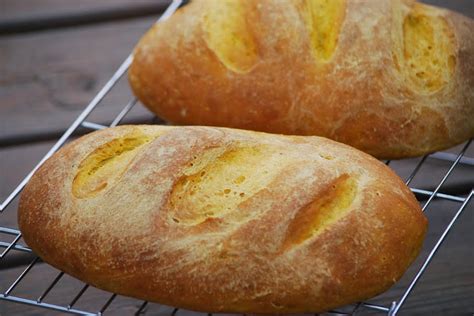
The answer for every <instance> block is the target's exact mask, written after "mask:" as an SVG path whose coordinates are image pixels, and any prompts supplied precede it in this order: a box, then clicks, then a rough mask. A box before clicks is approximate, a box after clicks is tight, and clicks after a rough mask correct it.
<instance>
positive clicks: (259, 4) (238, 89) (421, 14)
mask: <svg viewBox="0 0 474 316" xmlns="http://www.w3.org/2000/svg"><path fill="white" fill-rule="evenodd" d="M473 29H474V22H473V21H472V20H470V19H469V18H467V17H464V16H462V15H459V14H456V13H453V12H450V11H447V10H443V9H438V8H435V7H432V6H428V5H424V4H421V3H417V2H415V1H411V0H305V1H304V0H279V1H274V0H254V1H252V0H247V1H238V0H193V1H191V2H190V4H188V5H186V6H185V7H184V8H182V9H180V10H179V11H178V12H177V13H176V14H175V15H174V16H172V17H171V18H170V19H169V20H167V21H165V22H164V23H159V24H157V25H155V26H153V27H152V28H151V30H150V31H149V32H148V33H147V34H146V35H145V36H144V37H143V38H142V39H141V40H140V42H139V43H138V45H137V47H136V49H135V52H134V60H133V64H132V66H131V69H130V73H129V80H130V84H131V86H132V88H133V91H134V92H135V94H136V95H137V96H138V97H139V99H140V100H141V101H142V102H143V103H144V104H145V105H146V106H147V107H148V108H149V109H150V110H152V111H153V112H155V113H156V114H157V115H159V116H160V117H162V118H164V119H166V120H168V121H170V122H173V123H176V124H186V125H189V124H192V125H214V126H227V127H237V128H244V129H250V130H260V131H266V132H274V133H283V134H296V135H319V136H325V137H328V138H332V139H334V140H337V141H340V142H343V143H346V144H349V145H352V146H354V147H356V148H359V149H361V150H363V151H365V152H367V153H370V154H372V155H374V156H376V157H378V158H387V159H393V158H403V157H410V156H417V155H422V154H426V153H429V152H432V151H436V150H440V149H444V148H447V147H450V146H453V145H455V144H458V143H460V142H463V141H465V140H467V139H468V138H470V137H472V136H474V89H473V88H472V87H473V86H474V37H473V36H472V30H473Z"/></svg>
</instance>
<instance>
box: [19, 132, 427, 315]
mask: <svg viewBox="0 0 474 316" xmlns="http://www.w3.org/2000/svg"><path fill="white" fill-rule="evenodd" d="M18 215H19V218H18V221H19V227H20V229H21V232H22V234H23V238H24V239H25V242H26V243H27V244H28V245H29V246H30V247H31V248H32V249H33V251H34V252H35V253H36V254H38V255H39V256H40V257H41V258H42V259H43V260H44V261H45V262H47V263H49V264H51V265H53V266H55V267H57V268H58V269H60V270H62V271H65V272H66V273H68V274H70V275H72V276H74V277H76V278H78V279H80V280H82V281H84V282H87V283H90V284H92V285H94V286H96V287H98V288H101V289H104V290H107V291H111V292H115V293H118V294H122V295H127V296H132V297H136V298H140V299H144V300H148V301H153V302H158V303H162V304H166V305H171V306H177V307H181V308H187V309H192V310H198V311H206V312H232V313H291V312H321V311H325V310H328V309H331V308H335V307H337V306H340V305H345V304H349V303H352V302H356V301H360V300H364V299H368V298H370V297H372V296H375V295H377V294H379V293H381V292H383V291H385V290H386V289H388V288H389V287H390V286H391V285H393V284H394V283H395V282H396V281H397V280H398V279H400V277H401V276H402V275H403V273H404V272H405V270H406V269H407V268H408V266H409V265H410V264H411V263H412V262H413V260H414V259H415V258H416V256H417V255H418V253H419V251H420V248H421V246H422V243H423V239H424V236H425V232H426V228H427V220H426V218H425V217H424V215H423V213H422V212H421V209H420V206H419V205H418V202H417V200H416V199H415V197H414V196H413V194H412V193H411V191H410V189H409V188H407V187H406V186H405V184H404V183H403V181H402V180H401V179H400V178H398V177H397V176H396V175H395V174H394V173H393V172H392V171H391V170H390V169H389V168H388V167H387V166H385V165H384V164H383V163H381V162H379V161H378V160H376V159H375V158H373V157H371V156H369V155H367V154H365V153H363V152H360V151H358V150H356V149H354V148H351V147H349V146H346V145H343V144H340V143H337V142H334V141H331V140H328V139H325V138H320V137H316V136H314V137H302V136H283V135H273V134H265V133H257V132H250V131H243V130H234V129H226V128H216V127H172V126H121V127H116V128H110V129H106V130H102V131H98V132H94V133H91V134H89V135H86V136H83V137H81V138H80V139H78V140H75V141H73V142H72V143H70V144H68V145H66V146H65V147H63V148H62V149H61V150H59V151H58V152H57V153H56V154H54V155H53V156H52V157H51V158H50V159H48V160H47V161H46V162H45V164H44V165H43V166H42V167H41V168H40V169H39V170H38V171H37V172H36V173H35V174H34V176H33V177H32V179H31V180H30V182H29V183H28V184H27V186H26V187H25V189H24V191H23V193H22V195H21V199H20V206H19V213H18Z"/></svg>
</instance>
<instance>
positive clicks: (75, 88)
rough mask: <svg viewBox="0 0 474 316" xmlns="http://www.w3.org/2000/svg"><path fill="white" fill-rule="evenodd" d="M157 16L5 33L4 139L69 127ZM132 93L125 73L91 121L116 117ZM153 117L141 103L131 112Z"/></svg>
mask: <svg viewBox="0 0 474 316" xmlns="http://www.w3.org/2000/svg"><path fill="white" fill-rule="evenodd" d="M155 19H156V17H155V18H146V19H140V20H127V21H123V22H119V23H113V24H111V23H107V24H101V25H97V26H89V27H82V28H77V29H67V30H59V31H55V32H42V33H34V34H28V35H23V36H16V37H8V38H2V39H1V45H0V56H2V57H1V59H2V63H0V74H1V76H0V104H1V106H0V144H2V143H3V144H5V143H11V141H9V140H11V139H15V138H17V139H20V140H21V139H22V138H23V139H25V138H26V139H27V138H29V137H32V136H33V135H35V136H37V137H38V136H41V135H44V134H51V133H53V134H57V132H58V131H63V130H65V129H66V128H67V127H68V126H69V124H70V123H71V122H72V121H73V120H74V119H75V118H76V117H77V115H78V114H79V113H80V111H82V109H83V108H84V107H85V105H86V104H87V103H88V102H89V101H90V100H91V99H92V98H93V97H94V96H95V94H96V93H97V92H98V90H99V89H100V88H101V87H102V86H103V85H104V84H105V82H107V81H108V80H109V78H110V76H111V75H112V73H113V72H114V71H115V70H116V68H117V67H118V65H120V63H121V62H122V61H123V60H124V59H125V57H126V56H127V55H128V54H129V53H130V52H131V50H132V49H133V47H134V45H135V43H136V42H137V41H138V39H139V38H140V36H141V35H142V34H143V33H144V32H145V31H146V30H147V29H148V28H149V26H150V25H151V24H152V23H153V22H154V21H155ZM131 97H132V94H131V92H130V89H129V86H128V82H127V80H126V78H124V79H123V80H122V81H121V82H119V84H118V85H117V87H116V88H114V90H113V91H112V92H111V94H110V95H109V96H107V98H106V99H105V100H104V102H103V103H102V104H101V105H100V106H99V107H98V108H97V110H96V111H94V113H93V114H92V116H91V120H92V121H96V122H100V123H106V122H110V121H111V120H112V119H113V117H114V116H115V115H116V114H118V113H119V111H120V110H121V109H122V107H123V106H125V104H126V103H127V102H128V101H129V100H130V98H131ZM151 116H152V115H151V114H150V113H149V112H148V111H147V110H145V109H144V108H142V107H140V106H137V107H136V109H135V110H134V111H133V113H131V115H130V116H128V117H129V119H132V120H133V121H135V122H136V121H140V120H142V121H143V119H148V118H150V117H151Z"/></svg>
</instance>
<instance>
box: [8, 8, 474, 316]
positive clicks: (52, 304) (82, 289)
mask: <svg viewBox="0 0 474 316" xmlns="http://www.w3.org/2000/svg"><path fill="white" fill-rule="evenodd" d="M182 4H183V0H174V1H173V2H172V3H171V4H170V5H169V7H168V8H167V9H166V11H165V12H164V13H163V15H162V16H161V17H160V19H159V20H158V22H159V21H162V20H165V19H167V18H168V17H169V16H170V15H172V14H173V13H174V12H175V11H176V10H177V9H178V8H179V7H180V6H181V5H182ZM131 62H132V56H131V55H130V56H128V57H127V58H126V59H125V61H124V62H123V63H122V64H121V65H120V67H119V68H118V69H117V70H116V72H115V73H114V74H113V76H112V77H111V78H110V80H109V81H108V82H107V83H106V84H105V86H104V87H103V88H102V89H101V90H100V91H99V93H98V94H97V95H96V96H95V97H94V98H93V100H92V101H91V102H90V103H89V104H88V105H87V107H86V108H85V109H84V110H83V112H82V113H81V114H80V115H79V116H78V117H77V118H76V120H75V121H74V122H73V123H72V124H71V125H70V127H69V128H68V129H67V130H66V131H65V132H64V134H63V135H62V137H61V138H60V139H59V140H58V141H57V142H56V143H55V144H54V146H52V148H51V149H50V150H49V151H48V152H47V153H46V155H45V156H44V157H43V158H42V159H41V160H40V162H39V163H38V164H37V165H36V166H35V167H34V168H33V170H32V171H31V172H30V173H29V174H28V175H27V176H26V177H25V178H24V179H23V180H22V181H21V183H20V184H19V185H18V186H17V187H16V188H15V189H14V190H13V191H12V192H11V194H10V195H8V197H7V198H6V199H5V200H4V201H3V202H2V204H0V215H1V213H3V211H4V210H5V209H6V208H7V206H8V205H9V204H10V203H11V202H12V201H13V200H14V199H15V198H17V196H18V194H19V193H20V192H21V190H22V189H23V187H24V186H25V185H26V183H27V182H28V180H29V179H30V178H31V176H32V175H33V173H34V172H35V171H36V170H37V169H38V168H39V167H40V166H41V165H42V164H43V163H44V162H45V161H46V159H48V158H49V157H50V156H51V155H52V154H53V153H54V152H56V151H57V150H58V149H59V148H60V147H61V146H62V145H63V144H65V143H66V142H67V141H68V140H70V138H71V137H72V136H74V133H75V132H76V131H77V129H78V128H79V127H83V128H86V129H88V130H99V129H103V128H106V127H111V126H116V125H118V124H120V122H121V121H122V120H123V119H124V118H125V117H126V115H127V114H128V113H129V112H130V111H131V110H132V108H133V107H134V105H135V104H136V103H137V99H136V98H132V99H131V100H130V101H129V102H128V103H127V104H126V105H125V106H124V107H123V108H122V110H121V111H120V112H119V113H118V115H117V116H116V117H115V118H114V119H113V120H112V122H111V123H110V124H109V125H107V126H105V125H101V124H97V123H93V122H90V121H86V119H87V118H88V116H89V115H90V114H91V113H92V112H93V111H94V109H95V108H96V107H97V106H99V105H100V103H101V101H102V100H103V99H104V98H105V97H106V95H107V94H109V92H110V91H111V90H112V88H113V87H114V86H115V85H116V84H117V82H118V81H119V80H120V79H121V78H122V77H123V75H124V74H125V73H126V72H127V70H128V68H129V66H130V64H131ZM471 142H472V140H470V141H468V142H466V143H465V144H463V145H462V146H461V147H459V148H460V149H459V150H458V151H457V152H454V153H453V152H449V153H447V152H439V153H435V154H431V155H427V156H424V157H422V158H420V159H418V160H417V161H416V162H414V163H412V164H411V165H410V166H411V170H410V171H409V172H406V177H405V179H406V184H407V185H409V186H410V188H411V190H412V191H413V192H414V193H415V194H416V196H417V197H418V199H419V200H420V203H422V209H423V211H426V210H428V208H429V207H430V205H432V202H433V201H434V200H445V201H450V202H451V203H455V209H454V212H453V216H452V217H451V218H450V220H449V222H448V224H447V225H445V226H444V227H443V230H442V231H441V232H440V234H439V235H438V236H437V237H436V239H435V242H434V245H432V246H431V247H430V248H429V249H425V252H424V253H425V256H424V257H423V258H422V259H421V261H420V262H418V264H415V265H416V268H415V269H414V270H413V267H412V270H413V271H412V273H411V274H412V275H410V279H409V280H408V281H407V282H406V283H407V284H406V286H405V287H404V288H403V290H402V291H401V292H400V293H401V294H400V295H399V296H398V299H396V300H392V301H389V302H385V304H381V303H377V304H376V303H370V302H360V303H358V304H356V305H353V306H347V307H344V308H341V309H340V310H335V311H331V312H329V313H328V314H332V315H354V314H356V313H357V314H360V313H362V312H364V311H365V312H369V313H371V312H378V313H381V314H385V315H389V316H394V315H397V314H398V313H399V312H400V309H401V308H402V307H403V305H404V303H405V302H406V300H407V298H408V297H409V296H410V294H411V293H412V291H413V289H414V288H415V286H416V285H417V283H418V282H419V281H420V280H421V277H422V276H423V274H424V272H425V271H426V269H427V267H428V265H429V264H430V262H431V261H432V259H433V257H434V256H435V255H436V253H437V251H438V249H440V247H441V245H442V243H443V241H444V240H445V238H446V237H447V235H448V233H449V232H450V231H451V229H452V228H453V226H454V224H455V222H456V221H457V220H458V218H459V217H460V215H461V214H462V213H463V211H465V210H466V208H467V206H468V204H469V203H470V202H471V200H472V199H473V195H474V189H473V188H472V187H469V188H468V191H464V193H459V194H452V193H450V194H448V193H443V192H442V188H444V187H443V186H444V185H445V183H446V182H447V180H448V178H449V177H450V175H451V174H452V173H453V172H454V171H455V169H456V168H459V166H463V167H467V168H474V159H473V158H469V157H466V156H465V153H466V152H467V151H468V150H469V147H470V145H471ZM433 159H435V160H440V161H444V162H445V163H447V164H448V166H449V167H448V169H447V171H446V172H445V173H444V174H443V175H442V177H441V180H440V181H437V182H436V183H435V185H434V186H433V189H430V190H427V189H426V188H425V189H422V188H421V187H413V186H411V184H412V181H413V179H414V178H415V176H416V175H417V174H418V173H419V171H420V169H422V167H423V166H424V165H425V164H426V162H427V160H433ZM386 164H387V165H389V166H391V167H392V168H393V164H392V163H391V161H386ZM395 164H396V163H395ZM394 169H396V168H394ZM469 170H470V172H471V171H473V172H474V170H471V169H469ZM0 220H1V217H0ZM0 224H1V222H0ZM2 249H3V250H2ZM0 251H1V254H0V260H2V259H4V258H6V256H7V255H9V254H11V253H13V252H23V253H28V254H30V255H31V256H32V258H33V260H32V261H31V262H30V264H29V265H27V267H26V268H25V269H23V270H20V271H19V272H18V275H17V276H16V277H15V279H14V280H13V281H12V282H11V283H10V284H9V285H7V287H6V290H4V291H3V292H2V293H1V294H0V301H4V302H5V301H7V302H14V303H20V304H26V305H30V306H31V308H44V309H50V310H55V311H58V312H64V313H70V314H77V315H102V314H103V313H105V312H106V311H107V309H108V308H109V306H111V304H119V306H120V308H121V309H120V310H121V314H122V313H125V314H130V315H133V314H134V315H142V314H146V313H148V314H150V313H153V314H154V315H155V314H157V315H177V314H179V315H196V314H198V313H194V312H189V311H183V310H179V309H177V308H173V307H167V306H158V305H156V304H150V303H148V302H146V301H137V300H134V299H130V298H124V297H120V296H118V295H116V294H112V293H106V292H104V291H100V290H97V289H95V288H93V287H92V286H89V285H87V284H84V283H81V282H80V281H78V280H75V279H72V278H71V277H70V276H68V275H66V274H64V273H63V272H61V271H58V270H56V269H54V268H52V267H50V266H48V265H45V264H43V265H38V263H39V262H41V259H39V258H38V257H36V256H35V255H34V254H33V253H32V251H31V249H29V248H28V247H27V246H25V245H24V244H22V243H21V232H20V231H19V230H17V229H14V228H8V227H2V226H1V225H0ZM0 263H1V262H0ZM38 266H43V267H44V266H46V269H47V272H46V271H45V268H43V269H39V270H38ZM35 270H38V271H35ZM34 273H36V274H40V276H41V277H40V280H41V281H42V282H40V283H41V284H43V287H42V289H36V290H38V291H39V292H38V295H37V296H36V297H33V298H32V297H27V295H23V294H21V293H20V294H16V291H17V290H18V288H19V287H21V285H22V283H25V282H27V279H28V278H32V277H33V276H32V275H33V274H34ZM2 279H3V278H2V272H1V271H0V280H2ZM46 279H47V280H46ZM64 279H69V283H68V284H71V283H74V282H75V284H74V286H72V288H71V286H69V288H68V290H67V291H70V293H73V294H72V295H71V297H70V299H69V300H68V301H67V302H57V301H58V300H57V299H55V298H54V297H53V296H54V293H56V294H58V292H62V291H63V290H64V291H65V288H64V286H63V284H64V283H65V281H64ZM43 281H44V283H43ZM2 282H3V281H2ZM0 285H2V284H0ZM61 286H63V287H61ZM74 289H75V290H74ZM91 293H92V294H91ZM88 294H89V297H90V296H93V297H94V298H95V300H94V301H95V302H96V301H97V296H102V297H103V298H104V299H103V303H101V305H100V306H96V307H90V304H87V302H88V300H87V299H86V298H85V297H86V296H87V295H88ZM81 301H85V303H86V306H85V307H81V306H80V302H81ZM118 301H120V302H118ZM153 305H155V306H154V308H155V311H154V312H151V310H152V307H153ZM156 311H158V312H156ZM202 315H206V314H202ZM207 315H210V314H207Z"/></svg>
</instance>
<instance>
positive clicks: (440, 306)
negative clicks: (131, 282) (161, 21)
mask: <svg viewBox="0 0 474 316" xmlns="http://www.w3.org/2000/svg"><path fill="white" fill-rule="evenodd" d="M0 1H1V2H0V6H1V7H0V174H1V176H0V201H3V200H4V199H5V197H6V196H7V195H8V194H9V193H10V192H11V190H12V189H13V188H14V187H15V186H16V185H17V184H18V183H19V182H20V181H21V179H22V178H23V177H24V176H25V175H26V174H27V173H28V172H29V170H31V168H32V167H33V166H34V165H35V164H36V162H37V161H38V160H39V159H40V158H41V157H42V156H43V155H44V154H45V153H46V152H47V150H48V149H49V148H50V147H51V146H52V144H53V143H54V141H55V140H57V139H58V138H59V137H60V136H61V134H62V133H63V132H64V130H65V129H66V128H67V127H68V126H69V125H70V124H71V122H72V121H73V120H74V119H75V118H76V116H77V115H78V114H79V113H80V111H81V110H82V109H83V108H84V106H85V105H86V104H87V103H88V102H89V101H90V100H91V99H92V98H93V97H94V95H95V94H96V93H97V91H98V90H99V89H100V88H101V87H102V86H103V84H104V83H105V82H106V81H107V80H108V79H109V77H110V76H111V74H112V73H113V72H114V71H115V69H116V68H117V67H118V65H119V64H120V63H121V62H122V61H123V60H124V59H125V57H126V56H127V55H128V54H129V53H130V51H131V50H132V48H133V46H134V44H135V43H136V42H137V40H138V38H139V37H140V36H141V34H143V33H144V32H145V30H146V29H147V28H148V27H149V26H150V25H151V24H152V23H153V22H154V21H155V20H156V19H157V17H158V16H159V14H160V12H162V10H163V9H164V7H165V6H166V5H167V3H168V1H167V0H155V1H151V0H102V1H94V0H81V1H80V2H78V1H74V2H73V1H65V0H40V1H33V0H21V1H16V0H0ZM427 2H430V3H437V4H440V5H444V6H449V7H451V8H453V9H456V10H459V11H461V12H463V13H464V14H466V15H468V16H471V17H474V1H472V0H458V1H449V0H437V1H436V0H431V1H427ZM473 31H474V30H473ZM130 98H131V92H130V89H129V88H128V84H127V82H126V80H122V81H121V82H119V83H118V85H117V86H116V88H114V90H113V91H112V93H111V94H110V95H109V96H107V98H106V99H105V100H104V102H103V103H101V105H100V106H99V107H98V108H97V110H96V111H94V112H93V114H92V115H91V116H90V117H89V118H88V120H89V121H92V122H96V123H100V124H104V125H106V124H110V122H111V120H112V118H113V117H114V116H115V115H116V114H117V113H118V112H119V111H120V110H121V109H122V108H123V106H124V105H125V104H126V103H127V102H128V100H129V99H130ZM124 122H125V123H150V122H156V118H154V116H153V115H152V114H151V113H149V112H148V111H147V110H145V109H144V108H143V107H142V106H141V105H137V106H135V107H134V109H133V110H132V112H131V113H130V114H129V115H127V116H126V119H125V121H124ZM88 131H89V130H87V129H85V128H81V129H79V134H80V133H85V132H88ZM473 147H474V145H473V146H471V147H470V148H469V149H468V154H467V155H468V156H470V157H474V148H473ZM457 151H459V147H457V148H455V149H453V150H452V152H454V153H455V152H457ZM418 161H419V159H412V160H405V161H397V162H392V163H391V164H390V166H391V167H392V168H394V169H395V170H396V171H397V172H398V173H399V174H400V175H401V176H402V177H405V178H406V177H407V176H408V175H409V174H410V172H411V171H412V170H413V168H414V167H415V166H416V164H417V163H418ZM449 166H450V163H448V162H445V161H440V160H437V159H431V158H428V159H427V160H426V162H425V164H424V165H423V167H422V168H421V169H420V171H419V173H418V174H417V175H416V177H415V178H414V180H413V182H412V183H411V185H412V186H416V187H419V188H423V189H427V190H433V189H434V188H435V187H436V185H437V183H438V182H439V181H440V180H441V179H442V177H443V176H444V174H445V172H446V171H447V170H448V168H449ZM473 182H474V166H468V165H462V166H459V167H456V168H455V171H454V173H453V174H452V176H450V177H449V178H448V181H447V182H446V184H445V185H444V186H443V187H442V189H441V191H442V192H445V193H450V194H457V195H462V194H468V193H469V192H470V190H471V189H472V188H473V187H474V184H473ZM420 200H423V197H420ZM459 206H460V203H458V202H449V201H444V200H440V199H435V200H434V201H433V202H432V203H431V204H430V206H429V207H428V210H427V216H428V217H429V219H430V231H429V233H428V237H427V241H426V244H425V249H424V251H423V253H422V254H421V255H420V258H419V260H418V262H417V263H415V264H414V265H413V267H412V269H410V271H409V272H408V273H407V274H406V276H405V277H404V278H403V279H402V280H401V281H400V282H399V283H398V284H397V285H396V286H395V287H394V288H393V289H391V290H390V291H388V292H387V293H385V294H383V295H381V296H380V297H378V298H376V299H374V300H371V302H375V303H380V304H383V305H387V304H390V302H391V301H393V300H398V299H399V298H400V296H401V294H402V293H403V291H404V290H405V288H406V287H407V284H408V283H409V282H410V281H411V280H412V278H413V276H414V273H415V272H416V270H418V269H419V267H420V264H421V261H422V260H423V259H425V258H426V256H427V255H428V251H429V250H430V249H431V247H432V246H433V245H434V243H435V242H436V240H437V239H438V238H439V236H440V233H441V232H442V230H443V229H444V228H445V226H446V224H447V223H448V222H449V221H450V220H451V218H452V216H453V214H454V212H455V211H456V210H457V209H458V208H459ZM16 207H17V200H14V201H13V203H12V204H11V205H10V206H9V207H8V208H7V209H6V210H5V211H4V212H3V213H1V214H0V227H10V228H17V223H16ZM473 211H474V202H473V203H470V204H469V205H467V207H466V209H465V211H464V213H463V215H462V217H461V218H460V219H459V220H458V222H457V223H456V226H455V228H454V229H453V231H452V233H451V234H450V235H449V237H448V238H447V240H446V241H445V243H444V244H443V246H442V248H441V249H440V251H439V253H438V254H437V255H436V257H435V258H434V260H433V261H432V264H431V265H430V266H429V268H428V269H427V271H426V273H425V274H424V275H423V277H422V278H421V279H420V282H419V284H418V285H417V286H416V287H415V289H414V291H413V293H412V295H410V296H409V299H408V300H407V302H406V304H405V305H404V307H403V309H402V313H401V315H404V314H407V315H415V314H420V315H422V314H423V315H425V314H428V313H433V314H435V315H438V314H440V315H441V314H443V315H468V314H472V313H474V272H473V271H474V270H473V267H474V251H473V237H474V236H473V235H474V233H473V228H472V227H473V224H474V221H473V219H474V216H473ZM8 238H9V237H8V236H6V235H4V234H0V241H4V242H10V241H11V240H9V239H8ZM20 244H21V241H20ZM0 251H3V249H0ZM31 259H32V255H31V254H27V253H23V252H19V251H15V250H12V251H10V252H9V253H8V255H7V256H5V257H4V258H3V259H0V292H1V293H3V292H4V291H5V290H6V287H7V286H8V285H9V284H10V283H11V282H12V281H13V280H14V279H15V278H16V277H17V276H18V275H19V274H20V273H21V271H23V270H24V269H25V267H26V265H27V264H28V263H29V262H30V261H31ZM57 273H58V272H57V271H56V270H55V269H53V268H51V267H50V266H48V265H46V264H43V263H38V264H36V265H35V266H34V267H33V269H32V270H31V272H30V273H28V275H27V277H25V279H24V280H23V281H22V282H21V283H20V284H19V286H18V287H17V288H16V289H15V291H14V292H13V294H15V295H17V296H21V297H27V298H37V297H38V296H39V295H40V294H41V293H42V292H43V291H44V290H45V287H46V286H47V285H48V284H49V283H50V282H51V281H52V280H53V279H54V278H55V277H56V275H57ZM82 286H83V285H82V284H81V283H80V282H79V281H77V280H74V279H72V278H70V277H68V276H64V277H63V278H62V279H61V280H60V281H59V282H58V284H57V285H56V286H55V287H54V288H53V290H52V291H51V293H50V294H48V297H47V299H46V300H45V301H47V302H48V303H52V304H59V305H67V304H68V302H70V301H71V300H72V299H73V298H74V296H75V295H76V294H77V293H78V291H79V290H80V289H81V287H82ZM110 295H111V294H110V293H105V292H103V291H99V290H96V289H88V290H87V291H86V292H85V293H84V295H83V296H82V297H81V298H80V300H79V301H78V302H77V305H75V306H76V307H77V308H80V309H85V310H88V311H95V312H96V311H98V310H100V309H101V308H102V307H103V306H104V304H105V303H106V301H107V300H108V299H109V297H110ZM140 304H141V302H140V301H137V300H133V299H129V298H123V297H117V298H114V300H113V301H112V303H111V304H110V306H108V307H107V310H106V312H107V313H108V314H110V315H130V314H133V313H134V312H135V311H136V310H137V309H138V307H139V305H140ZM148 311H149V313H147V314H150V315H155V314H156V315H169V314H171V313H172V311H173V308H168V307H160V306H158V305H153V304H152V305H150V306H149V307H148ZM46 314H47V315H57V314H58V312H53V311H49V310H41V309H38V308H36V307H32V306H26V305H21V304H14V303H7V302H5V301H1V300H0V315H2V316H3V315H46ZM177 314H178V315H181V314H186V315H191V314H197V313H192V312H184V311H178V312H177ZM360 314H364V315H365V314H372V312H370V311H369V310H366V309H361V313H360Z"/></svg>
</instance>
